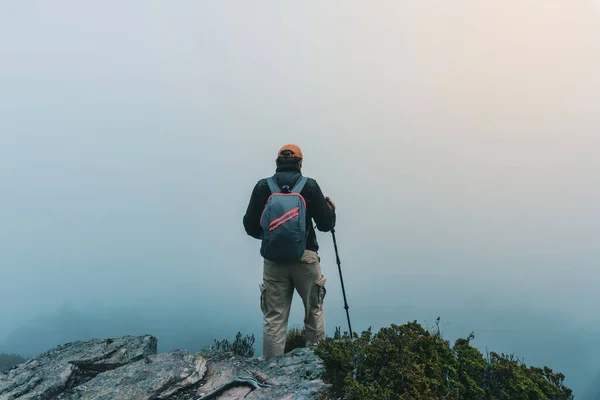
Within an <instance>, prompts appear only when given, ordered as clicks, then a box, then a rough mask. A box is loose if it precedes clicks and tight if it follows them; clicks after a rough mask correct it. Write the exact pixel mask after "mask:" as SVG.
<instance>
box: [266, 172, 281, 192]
mask: <svg viewBox="0 0 600 400" xmlns="http://www.w3.org/2000/svg"><path fill="white" fill-rule="evenodd" d="M267 183H268V184H269V189H271V194H273V193H279V192H281V189H279V186H277V184H276V183H275V180H274V179H273V177H272V176H270V177H268V178H267Z"/></svg>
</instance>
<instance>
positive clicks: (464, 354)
mask: <svg viewBox="0 0 600 400" xmlns="http://www.w3.org/2000/svg"><path fill="white" fill-rule="evenodd" d="M436 326H437V329H436V330H434V331H433V332H430V331H428V330H426V329H425V328H423V327H422V326H421V325H420V324H418V323H417V322H416V321H414V322H409V323H406V324H404V325H395V324H392V325H391V326H389V327H384V328H382V329H381V330H380V331H379V332H377V333H376V334H373V333H372V332H371V328H369V329H368V330H366V331H363V332H362V334H361V335H360V336H358V335H357V334H354V340H350V336H349V335H348V334H347V333H346V332H344V334H343V335H342V334H341V331H340V329H339V328H338V329H336V333H335V335H334V337H333V338H330V337H328V338H326V339H325V340H324V341H323V342H321V343H320V344H319V346H318V347H317V349H316V351H315V352H316V354H317V355H318V356H319V357H320V358H322V359H323V362H324V366H325V379H326V380H327V381H328V382H330V383H332V386H333V392H334V394H335V395H336V396H340V395H343V396H345V398H347V399H361V400H369V399H390V400H391V399H402V400H404V399H411V400H424V399H448V400H459V399H472V400H480V399H481V400H483V399H495V400H509V399H528V400H545V399H548V400H549V399H552V400H571V399H573V395H572V392H571V390H570V389H569V388H567V387H565V386H564V385H563V381H564V375H562V374H557V373H554V372H553V371H552V370H551V369H550V368H548V367H544V368H543V369H541V368H534V367H527V366H526V365H525V364H524V363H523V362H521V361H520V360H518V359H515V358H514V357H513V356H506V355H499V354H496V353H490V355H489V356H488V357H487V358H484V356H483V354H482V353H481V352H480V351H479V350H477V349H476V348H474V347H472V346H471V344H470V341H471V340H472V339H473V338H474V337H475V336H474V334H473V333H471V334H470V335H469V336H468V337H467V338H459V339H458V340H456V342H455V343H454V345H453V346H451V344H450V342H448V341H446V340H444V339H443V338H442V335H441V333H440V330H439V318H438V320H437V321H436Z"/></svg>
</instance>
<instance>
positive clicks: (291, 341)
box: [284, 327, 306, 353]
mask: <svg viewBox="0 0 600 400" xmlns="http://www.w3.org/2000/svg"><path fill="white" fill-rule="evenodd" d="M299 347H306V336H305V334H304V328H302V329H300V328H297V327H294V328H292V329H290V330H289V331H288V334H287V338H286V340H285V350H284V352H285V353H288V352H290V351H292V350H294V349H297V348H299Z"/></svg>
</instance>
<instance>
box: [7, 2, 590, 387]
mask: <svg viewBox="0 0 600 400" xmlns="http://www.w3.org/2000/svg"><path fill="white" fill-rule="evenodd" d="M0 61H1V64H0V187H1V188H2V193H3V198H2V201H1V202H0V221H1V222H2V224H1V226H2V228H0V268H1V269H0V274H1V275H0V321H1V323H0V351H13V350H14V351H19V352H37V351H42V350H44V349H46V348H48V347H50V346H54V345H56V344H60V343H62V342H63V341H68V340H78V339H86V338H88V337H94V336H102V335H121V334H130V333H132V334H137V333H142V332H143V333H153V334H156V335H158V336H159V340H160V343H162V344H163V346H164V348H165V349H169V348H173V347H186V348H187V347H190V348H191V347H194V346H196V347H197V346H203V345H208V344H211V343H212V338H213V337H214V338H217V339H218V338H222V337H225V336H229V337H230V338H233V336H234V335H235V333H236V332H237V331H238V330H242V331H244V332H248V333H254V334H255V335H257V338H258V340H257V342H258V343H260V334H261V331H260V330H261V314H260V307H259V303H258V296H259V292H258V285H259V283H260V281H261V277H262V269H261V267H262V264H261V259H260V255H259V252H258V250H259V242H258V241H256V240H254V239H251V238H250V237H247V236H246V235H245V232H244V230H243V227H242V223H241V220H242V216H243V213H244V211H245V208H246V205H247V202H248V199H249V195H250V192H251V190H252V187H253V186H254V184H255V183H256V181H257V180H258V179H260V178H262V177H265V176H267V175H269V174H271V173H272V172H273V169H274V159H275V155H276V152H277V149H278V148H279V147H280V146H281V145H282V144H285V143H288V142H293V143H297V144H298V145H299V146H300V147H301V148H302V149H303V152H304V154H305V161H304V173H305V174H306V175H308V176H311V177H314V178H315V179H317V181H318V182H319V184H320V185H321V187H322V189H323V191H324V192H325V193H326V194H327V195H329V196H331V197H332V198H333V199H334V200H335V202H336V205H337V206H338V227H337V236H338V242H339V246H340V256H341V258H342V268H343V273H344V282H345V284H346V290H347V295H348V301H349V304H350V312H351V317H352V318H353V327H354V328H355V330H358V331H362V330H364V329H366V328H368V326H370V325H372V326H373V327H374V328H379V327H381V326H384V325H389V324H391V323H404V322H406V321H409V320H415V319H416V320H419V321H421V322H432V321H433V320H434V319H435V318H436V317H437V316H438V315H439V316H441V317H442V319H444V320H446V321H448V324H449V325H448V327H447V328H446V331H447V335H448V337H449V339H451V340H454V339H455V338H456V337H458V336H466V335H468V333H469V332H470V331H471V330H474V331H475V334H476V339H475V341H474V344H475V345H476V346H479V347H480V348H481V349H485V347H486V346H488V347H489V348H490V349H491V350H497V351H503V352H506V353H515V354H516V355H519V356H521V357H524V358H525V359H526V361H527V362H529V363H532V364H534V365H541V364H548V365H549V366H550V367H551V368H553V369H555V370H558V371H561V372H564V373H565V374H566V375H567V381H568V382H567V384H571V386H572V387H573V388H574V389H575V394H576V395H578V394H579V395H580V397H579V398H584V397H583V396H584V394H585V392H586V391H588V390H590V386H591V385H592V383H593V382H594V380H595V379H598V377H599V376H600V360H598V359H597V357H594V356H593V355H594V354H598V353H599V352H600V339H597V338H598V333H600V317H599V316H598V310H597V308H598V304H600V291H598V289H597V288H598V286H599V285H600V272H599V271H600V270H599V269H598V260H599V259H600V245H599V244H598V243H599V240H598V239H600V225H599V224H598V220H599V219H600V211H599V210H600V208H599V207H598V204H600V157H598V155H597V154H598V148H599V147H600V130H599V127H600V73H599V72H598V71H600V5H599V4H598V2H597V1H596V2H594V1H583V0H571V1H564V0H563V1H558V0H545V1H543V2H541V1H530V0H505V1H502V2H500V1H496V2H482V1H476V0H471V1H468V0H455V1H452V2H441V1H440V2H431V1H430V2H421V1H420V2H408V1H378V2H366V1H362V2H361V1H354V0H352V1H330V2H326V3H322V2H319V3H317V2H314V3H312V4H311V3H306V2H303V3H302V4H301V5H292V4H290V3H285V4H284V3H282V2H276V1H255V2H233V1H219V2H196V1H180V2H177V3H176V4H175V3H173V2H160V1H150V0H148V1H129V2H117V1H114V0H109V1H103V2H97V3H94V4H91V3H83V2H77V1H74V0H72V1H63V0H56V1H53V2H43V1H12V2H3V3H2V4H0ZM318 239H319V242H320V244H321V246H322V249H321V257H322V268H323V271H324V273H325V274H326V275H327V276H328V278H329V280H328V293H327V299H326V305H325V311H326V318H327V330H328V332H329V333H332V332H333V330H334V327H335V326H336V325H340V326H342V327H344V326H345V313H344V309H343V301H342V298H341V289H340V284H339V276H338V272H337V267H336V265H335V257H334V255H333V250H332V245H331V237H330V235H328V234H321V233H320V234H319V236H318ZM298 300H299V298H298V297H296V298H295V300H294V301H295V304H294V307H293V314H292V321H291V323H292V325H294V324H295V325H297V324H300V323H301V321H302V310H301V305H300V303H299V301H298ZM128 313H129V314H128ZM132 316H135V318H133V317H132ZM78 318H79V319H78ZM136 318H138V319H136ZM84 319H85V321H87V322H85V323H83V322H82V321H83V320H84ZM57 321H59V322H57ZM86 324H88V325H86ZM94 324H95V325H94ZM59 325H60V326H62V328H60V329H59V328H57V326H59ZM84 325H85V326H84ZM542 338H547V341H546V342H544V341H543V340H542ZM540 341H541V342H540ZM3 343H4V344H3ZM544 343H547V344H546V345H545V344H544ZM191 350H195V348H192V349H191Z"/></svg>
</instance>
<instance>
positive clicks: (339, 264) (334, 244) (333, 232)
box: [331, 228, 353, 340]
mask: <svg viewBox="0 0 600 400" xmlns="http://www.w3.org/2000/svg"><path fill="white" fill-rule="evenodd" d="M331 236H332V237H333V247H334V248H335V258H336V261H337V266H338V270H339V271H340V282H342V295H343V296H344V308H345V309H346V317H348V329H350V339H351V340H352V338H353V334H352V325H350V313H349V312H348V308H349V307H348V301H346V290H345V289H344V278H342V265H341V264H342V262H341V261H340V254H339V252H338V247H337V241H336V240H335V229H334V228H332V229H331Z"/></svg>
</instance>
